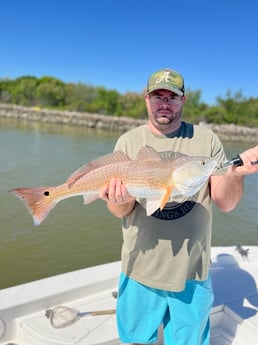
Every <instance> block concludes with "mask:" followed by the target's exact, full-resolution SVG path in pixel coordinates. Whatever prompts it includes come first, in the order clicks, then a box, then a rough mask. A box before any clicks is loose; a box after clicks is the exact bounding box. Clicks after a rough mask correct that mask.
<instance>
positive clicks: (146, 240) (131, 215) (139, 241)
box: [100, 69, 258, 345]
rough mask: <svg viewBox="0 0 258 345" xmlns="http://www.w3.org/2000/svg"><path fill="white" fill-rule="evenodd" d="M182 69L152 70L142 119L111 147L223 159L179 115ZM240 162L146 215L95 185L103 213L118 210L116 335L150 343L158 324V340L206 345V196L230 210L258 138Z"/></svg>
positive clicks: (120, 193) (118, 193) (216, 144)
mask: <svg viewBox="0 0 258 345" xmlns="http://www.w3.org/2000/svg"><path fill="white" fill-rule="evenodd" d="M184 92H185V90H184V80H183V77H182V76H181V75H180V74H179V73H177V72H176V71H173V70H171V69H163V70H161V71H158V72H156V73H154V74H152V75H151V76H150V78H149V80H148V85H147V93H146V96H145V101H146V107H147V110H148V116H149V119H148V123H147V124H146V125H143V126H140V127H137V128H134V129H132V130H130V131H129V132H127V133H125V134H124V135H122V136H121V137H120V138H119V139H118V141H117V144H116V147H115V150H122V151H124V152H125V153H126V154H127V155H128V156H129V157H130V158H132V159H135V158H136V155H137V153H138V151H139V149H140V148H141V147H142V146H145V145H149V146H152V147H153V148H154V149H155V150H157V151H158V152H159V153H160V154H161V155H162V154H163V155H166V156H167V155H169V154H170V153H171V152H181V153H183V154H187V155H190V156H191V155H192V156H208V157H214V158H216V160H217V161H218V162H222V161H225V160H226V156H225V153H224V150H223V147H222V144H221V142H220V140H219V139H218V137H217V136H216V135H215V134H214V133H213V132H212V131H211V130H209V129H207V128H205V127H202V126H197V125H192V124H189V123H185V122H183V121H182V119H181V116H182V109H183V105H184V102H185V94H184ZM241 158H242V160H243V162H244V165H243V166H241V167H229V168H228V169H227V171H226V172H225V174H224V175H220V176H211V177H210V179H209V183H207V184H206V185H205V186H204V187H203V188H202V189H201V190H200V192H199V193H197V194H196V195H195V196H194V197H192V198H191V200H182V202H177V203H176V202H173V201H172V202H169V203H167V204H166V205H165V207H164V209H163V210H162V211H161V210H157V211H155V212H154V213H153V214H152V215H151V216H147V215H146V210H145V204H144V200H135V198H133V197H132V196H130V195H129V194H128V192H127V190H126V188H125V186H124V185H123V181H121V180H119V179H117V178H113V179H112V180H111V181H110V183H109V185H107V186H106V187H105V188H103V190H102V191H101V195H100V196H101V198H102V199H104V200H106V201H107V205H108V208H109V210H110V211H111V213H112V214H113V215H115V216H117V217H120V218H122V226H123V239H124V243H123V248H122V273H121V276H120V284H119V298H118V304H117V322H118V331H119V336H120V339H121V341H122V342H124V343H131V344H151V343H153V342H155V341H156V339H157V331H158V328H159V326H160V325H161V324H163V329H164V342H165V344H167V345H168V344H169V345H172V344H175V345H208V344H209V313H210V309H211V307H212V303H213V293H212V287H211V281H210V276H209V260H210V246H211V218H212V201H213V202H214V203H215V204H216V205H217V206H218V207H219V208H220V209H221V210H222V211H224V212H228V211H230V210H233V209H234V208H235V207H236V205H237V203H238V202H239V200H240V199H241V196H242V194H243V180H244V175H247V174H252V173H255V172H257V171H258V165H257V164H252V162H256V161H257V160H258V146H256V147H254V148H251V149H249V150H247V151H245V152H243V153H242V154H241Z"/></svg>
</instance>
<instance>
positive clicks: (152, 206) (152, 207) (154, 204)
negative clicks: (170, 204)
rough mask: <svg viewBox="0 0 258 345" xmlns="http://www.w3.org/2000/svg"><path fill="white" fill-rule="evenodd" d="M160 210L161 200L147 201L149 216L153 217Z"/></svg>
mask: <svg viewBox="0 0 258 345" xmlns="http://www.w3.org/2000/svg"><path fill="white" fill-rule="evenodd" d="M158 208H160V198H156V199H147V200H146V214H147V216H151V215H152V214H153V213H154V212H155V211H156V210H157V209H158Z"/></svg>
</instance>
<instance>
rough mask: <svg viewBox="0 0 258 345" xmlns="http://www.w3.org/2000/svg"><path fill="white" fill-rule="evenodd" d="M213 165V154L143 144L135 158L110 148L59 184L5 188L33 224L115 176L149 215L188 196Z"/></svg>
mask: <svg viewBox="0 0 258 345" xmlns="http://www.w3.org/2000/svg"><path fill="white" fill-rule="evenodd" d="M216 166H217V161H216V160H215V159H214V158H210V157H195V156H188V155H184V154H181V153H175V154H174V155H173V156H172V157H169V156H165V157H162V155H161V153H159V152H157V151H156V150H155V149H154V148H153V147H151V146H143V147H142V148H141V149H140V150H139V152H138V154H137V156H136V159H130V158H129V157H128V156H127V155H126V154H125V153H124V152H122V151H114V152H112V153H108V154H106V155H104V156H102V157H98V158H96V159H94V160H93V161H90V162H88V163H86V164H84V165H83V166H82V167H81V168H79V169H77V170H76V171H75V172H74V173H73V174H72V175H71V176H70V177H69V178H68V179H67V181H65V182H64V183H62V184H60V185H57V186H52V187H35V188H14V189H11V190H9V192H10V193H13V194H14V195H16V196H17V197H18V198H20V199H21V200H22V201H23V202H24V204H25V206H26V207H27V209H28V211H29V212H30V214H31V216H32V218H33V221H34V225H39V224H41V223H42V222H43V221H44V220H45V218H46V217H47V216H48V214H49V212H50V211H51V210H52V209H53V208H54V207H55V206H56V204H57V203H58V202H60V201H61V200H64V199H67V198H70V197H74V196H78V195H81V196H83V199H84V204H90V203H91V202H93V201H95V200H97V199H99V193H100V190H101V189H102V188H103V187H104V186H105V185H107V184H108V183H109V181H110V180H111V178H113V177H116V178H119V179H121V181H122V182H123V184H124V185H125V186H126V188H127V190H128V192H129V194H131V195H132V196H134V197H135V198H136V199H137V200H138V199H145V201H146V214H147V216H150V215H151V214H153V212H155V211H156V210H157V209H159V208H160V209H161V210H162V209H163V208H164V206H165V205H166V203H167V202H170V201H171V200H173V199H176V198H177V197H178V196H182V197H186V198H189V197H191V196H193V195H194V194H196V193H197V192H198V191H199V190H200V189H201V188H202V187H203V186H204V184H205V183H206V182H207V180H208V178H209V176H210V175H211V174H212V172H213V170H214V169H215V168H216Z"/></svg>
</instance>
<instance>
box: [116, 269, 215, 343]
mask: <svg viewBox="0 0 258 345" xmlns="http://www.w3.org/2000/svg"><path fill="white" fill-rule="evenodd" d="M118 296H119V297H118V301H117V327H118V333H119V338H120V341H121V342H123V343H140V344H151V343H154V342H155V341H157V338H158V329H159V327H160V325H163V338H164V344H165V345H173V344H174V345H208V344H209V335H210V324H209V315H210V311H211V308H212V304H213V291H212V284H211V279H210V277H209V278H208V279H207V280H205V281H196V280H188V281H187V282H186V287H185V290H184V291H182V292H171V291H165V290H159V289H153V288H150V287H147V286H145V285H142V284H140V283H138V282H136V281H135V280H133V279H130V278H129V277H127V276H126V275H125V274H124V273H121V275H120V282H119V295H118Z"/></svg>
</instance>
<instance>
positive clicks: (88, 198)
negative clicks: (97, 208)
mask: <svg viewBox="0 0 258 345" xmlns="http://www.w3.org/2000/svg"><path fill="white" fill-rule="evenodd" d="M97 199H99V193H97V192H96V193H90V194H89V193H87V194H86V193H85V194H83V200H84V205H88V204H90V203H91V202H93V201H95V200H97Z"/></svg>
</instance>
